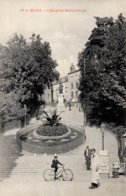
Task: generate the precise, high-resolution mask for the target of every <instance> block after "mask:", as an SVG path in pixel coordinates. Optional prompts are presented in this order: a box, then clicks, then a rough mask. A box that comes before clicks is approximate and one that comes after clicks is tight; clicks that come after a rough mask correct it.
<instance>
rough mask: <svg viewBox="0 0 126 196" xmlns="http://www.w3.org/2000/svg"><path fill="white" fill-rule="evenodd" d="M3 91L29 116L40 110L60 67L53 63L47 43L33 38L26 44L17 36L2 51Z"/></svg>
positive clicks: (0, 59)
mask: <svg viewBox="0 0 126 196" xmlns="http://www.w3.org/2000/svg"><path fill="white" fill-rule="evenodd" d="M0 64H1V66H0V78H1V83H0V88H1V89H2V91H4V92H5V93H10V92H13V93H14V94H16V96H17V97H18V102H19V103H20V105H21V107H24V105H26V106H27V108H28V110H29V111H30V112H32V111H34V110H35V109H36V108H38V107H39V104H40V97H41V95H42V94H43V92H44V89H45V88H46V87H47V86H48V87H50V86H51V83H52V82H53V81H54V80H55V79H57V78H58V76H59V74H58V72H57V71H56V69H55V68H56V66H57V63H56V61H54V60H53V59H52V56H51V48H50V45H49V43H48V42H42V38H41V37H40V35H37V36H36V35H35V34H32V36H31V38H30V41H29V42H27V41H26V39H25V38H24V37H23V35H17V34H14V36H13V37H12V38H11V39H10V40H9V41H8V42H7V45H6V46H1V49H0Z"/></svg>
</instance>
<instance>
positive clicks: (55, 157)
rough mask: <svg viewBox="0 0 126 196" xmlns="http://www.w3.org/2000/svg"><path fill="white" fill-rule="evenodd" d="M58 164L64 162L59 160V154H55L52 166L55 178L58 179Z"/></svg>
mask: <svg viewBox="0 0 126 196" xmlns="http://www.w3.org/2000/svg"><path fill="white" fill-rule="evenodd" d="M58 165H63V164H62V163H60V162H59V161H58V157H57V156H54V159H53V160H52V164H51V168H54V179H57V178H56V174H57V171H58Z"/></svg>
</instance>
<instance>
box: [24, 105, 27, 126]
mask: <svg viewBox="0 0 126 196" xmlns="http://www.w3.org/2000/svg"><path fill="white" fill-rule="evenodd" d="M24 111H25V122H24V126H25V127H26V124H27V122H26V120H27V119H26V117H27V106H26V104H25V105H24Z"/></svg>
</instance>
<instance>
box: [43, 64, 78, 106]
mask: <svg viewBox="0 0 126 196" xmlns="http://www.w3.org/2000/svg"><path fill="white" fill-rule="evenodd" d="M79 78H80V71H79V70H75V68H74V66H73V65H72V66H71V67H70V72H69V73H68V75H67V76H64V77H61V78H59V80H58V81H55V82H53V84H52V89H51V88H50V89H45V92H44V99H45V102H46V104H50V103H52V102H54V103H57V102H58V94H59V86H60V84H62V86H63V96H64V100H65V101H66V102H67V101H69V100H71V101H72V102H73V103H78V96H79V90H78V87H79Z"/></svg>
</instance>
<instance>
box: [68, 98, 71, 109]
mask: <svg viewBox="0 0 126 196" xmlns="http://www.w3.org/2000/svg"><path fill="white" fill-rule="evenodd" d="M68 107H69V111H71V99H69V101H68Z"/></svg>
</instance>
